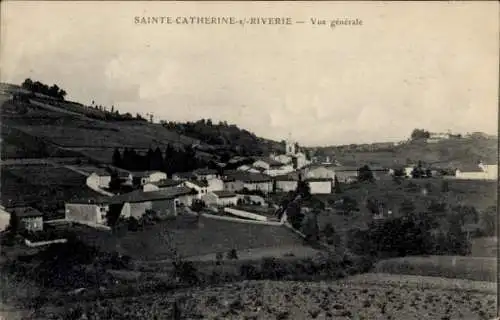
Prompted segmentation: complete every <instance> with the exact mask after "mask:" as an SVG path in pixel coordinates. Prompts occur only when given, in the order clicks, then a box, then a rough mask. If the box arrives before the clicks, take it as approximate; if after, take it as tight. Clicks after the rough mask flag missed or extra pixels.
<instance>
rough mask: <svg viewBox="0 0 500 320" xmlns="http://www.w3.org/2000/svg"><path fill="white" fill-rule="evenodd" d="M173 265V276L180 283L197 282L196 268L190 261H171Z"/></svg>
mask: <svg viewBox="0 0 500 320" xmlns="http://www.w3.org/2000/svg"><path fill="white" fill-rule="evenodd" d="M172 264H173V266H174V276H175V277H176V278H178V279H179V280H180V281H181V282H182V283H188V284H190V285H194V284H198V283H199V280H200V279H199V277H198V270H197V269H196V267H195V266H194V264H193V262H191V261H177V262H173V263H172Z"/></svg>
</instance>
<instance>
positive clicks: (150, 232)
mask: <svg viewBox="0 0 500 320" xmlns="http://www.w3.org/2000/svg"><path fill="white" fill-rule="evenodd" d="M195 219H196V218H195V217H179V218H178V219H177V220H173V221H163V222H160V223H158V224H156V225H153V226H148V227H145V229H144V230H139V231H136V232H132V231H128V230H122V231H117V232H115V233H109V232H104V231H96V230H94V229H91V228H87V227H77V229H75V230H76V231H77V233H78V234H79V236H80V237H81V238H82V240H84V241H86V242H88V243H90V244H92V245H96V246H97V247H99V248H101V249H102V250H104V251H118V252H120V253H122V254H126V255H129V256H131V257H132V258H135V259H139V260H162V259H170V258H172V257H173V255H172V248H175V249H176V250H177V251H178V252H179V253H180V254H181V255H182V256H184V257H194V256H205V255H210V254H215V253H216V252H221V253H223V254H225V253H227V252H229V251H230V250H231V249H235V250H236V251H237V252H242V254H243V255H244V254H245V252H247V250H250V249H259V248H264V249H266V250H269V249H277V250H278V251H280V252H281V249H280V248H284V249H283V250H282V253H286V252H287V250H288V249H287V248H290V247H293V246H297V247H302V246H303V240H302V238H300V237H298V236H297V235H296V234H294V233H293V232H292V231H290V230H288V229H286V228H285V227H282V226H265V225H255V224H245V223H237V222H229V221H220V220H214V219H209V218H204V217H200V220H199V222H196V220H195ZM250 252H252V251H250ZM254 252H255V251H254ZM271 252H273V253H274V252H275V251H271Z"/></svg>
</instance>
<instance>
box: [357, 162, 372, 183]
mask: <svg viewBox="0 0 500 320" xmlns="http://www.w3.org/2000/svg"><path fill="white" fill-rule="evenodd" d="M358 181H361V182H364V181H366V182H374V181H375V177H374V176H373V172H372V170H371V169H370V167H369V166H368V165H364V166H362V167H361V168H359V169H358Z"/></svg>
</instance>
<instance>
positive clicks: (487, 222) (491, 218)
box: [480, 206, 498, 237]
mask: <svg viewBox="0 0 500 320" xmlns="http://www.w3.org/2000/svg"><path fill="white" fill-rule="evenodd" d="M497 218H498V211H497V208H496V206H491V207H488V208H487V209H486V210H484V211H483V212H482V213H481V215H480V223H481V227H482V228H483V232H484V233H485V235H486V236H489V237H493V236H495V235H496V225H497Z"/></svg>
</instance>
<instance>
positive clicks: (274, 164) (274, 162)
mask: <svg viewBox="0 0 500 320" xmlns="http://www.w3.org/2000/svg"><path fill="white" fill-rule="evenodd" d="M258 160H260V161H263V162H265V163H267V164H269V166H271V167H281V166H283V163H281V162H279V161H277V160H274V159H271V158H268V157H265V158H260V159H258Z"/></svg>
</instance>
